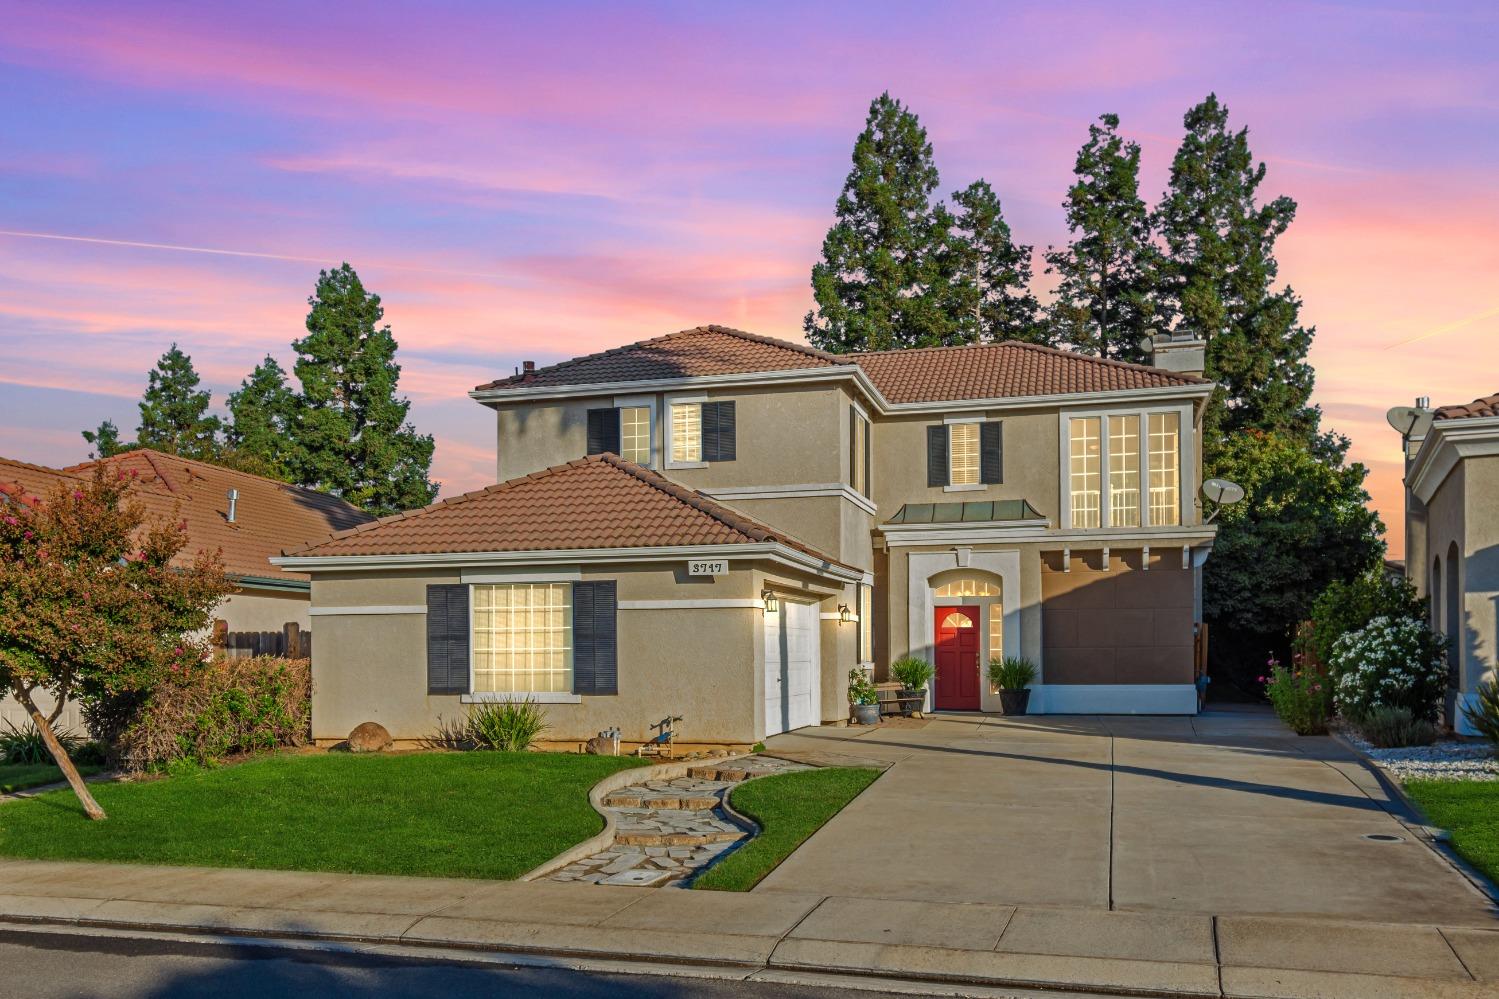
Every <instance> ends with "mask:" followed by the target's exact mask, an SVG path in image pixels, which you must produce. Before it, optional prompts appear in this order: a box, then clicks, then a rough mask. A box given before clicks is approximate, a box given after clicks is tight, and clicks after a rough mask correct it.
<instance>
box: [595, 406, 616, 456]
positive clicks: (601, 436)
mask: <svg viewBox="0 0 1499 999" xmlns="http://www.w3.org/2000/svg"><path fill="white" fill-rule="evenodd" d="M605 451H608V452H609V453H610V454H619V410H617V409H613V408H610V409H590V410H589V411H588V453H589V454H603V453H604V452H605Z"/></svg>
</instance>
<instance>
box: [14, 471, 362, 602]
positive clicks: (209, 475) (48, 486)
mask: <svg viewBox="0 0 1499 999" xmlns="http://www.w3.org/2000/svg"><path fill="white" fill-rule="evenodd" d="M100 465H102V466H103V467H105V468H106V469H115V470H118V471H120V472H123V473H125V474H127V475H129V474H132V473H133V474H134V476H135V484H134V486H133V487H132V489H131V494H132V495H133V496H134V497H135V498H136V499H138V500H140V501H141V503H142V504H143V505H144V506H145V508H146V511H147V514H148V515H150V516H154V517H181V518H182V519H183V520H185V521H186V522H187V533H188V539H189V546H188V548H186V549H185V550H184V553H183V556H182V558H183V560H184V561H185V560H187V559H189V558H191V557H192V556H193V555H196V554H197V553H198V552H199V551H202V550H205V549H207V550H212V549H215V548H217V549H220V550H222V552H223V557H224V567H225V568H226V569H227V570H228V571H229V574H230V575H232V576H239V577H245V576H255V577H259V578H262V579H287V580H305V579H306V578H307V577H306V576H305V575H303V574H301V573H295V572H287V571H286V570H284V569H280V568H278V567H276V566H274V565H271V563H270V562H269V561H267V560H268V559H269V558H270V557H271V556H272V555H279V554H280V553H281V550H282V549H283V548H286V547H287V546H289V545H302V544H306V543H307V542H309V541H311V540H313V539H316V538H321V537H326V536H327V535H328V533H329V532H330V531H337V530H343V529H345V528H349V527H353V526H355V525H356V524H361V523H366V522H368V521H369V520H370V517H369V516H368V515H367V514H365V513H363V512H361V511H360V510H358V509H356V508H355V507H353V506H351V505H349V504H348V503H345V502H344V501H343V500H341V499H339V498H337V497H336V496H329V495H326V494H324V493H319V492H314V491H313V490H310V489H302V488H300V487H298V486H292V485H287V484H286V483H284V482H278V481H276V480H275V479H267V478H263V477H262V476H259V475H250V474H249V473H247V472H236V471H233V470H231V469H227V468H220V467H219V466H217V465H209V464H205V463H204V462H201V461H192V460H190V459H188V458H179V457H177V456H175V455H169V454H162V453H161V452H159V451H152V450H149V449H145V448H142V449H139V450H135V451H126V452H124V453H122V454H118V455H115V456H114V457H112V458H105V459H103V460H102V461H90V462H84V463H83V464H80V465H73V466H71V467H69V468H64V469H50V468H43V467H42V466H40V465H28V464H26V463H24V462H17V461H11V460H9V459H3V458H0V492H12V493H13V492H15V488H14V487H15V486H16V485H17V484H19V486H20V487H21V488H22V489H24V490H25V491H26V492H28V493H31V494H33V495H37V496H41V497H43V498H45V497H46V495H47V494H48V493H49V492H51V491H52V489H53V487H54V486H55V485H56V484H57V483H59V482H80V481H82V480H84V479H86V478H89V477H91V476H92V475H93V474H94V468H95V467H96V466H100ZM231 487H232V488H234V489H237V490H238V491H239V501H238V503H237V505H236V508H235V518H234V523H232V524H231V523H230V522H229V519H228V511H229V501H228V497H227V493H228V491H229V489H230V488H231Z"/></svg>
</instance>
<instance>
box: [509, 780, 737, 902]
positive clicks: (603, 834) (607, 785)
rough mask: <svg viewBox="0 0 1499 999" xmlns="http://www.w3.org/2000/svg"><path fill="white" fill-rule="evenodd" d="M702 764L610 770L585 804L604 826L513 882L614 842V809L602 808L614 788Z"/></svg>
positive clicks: (534, 878)
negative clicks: (595, 813) (614, 771)
mask: <svg viewBox="0 0 1499 999" xmlns="http://www.w3.org/2000/svg"><path fill="white" fill-rule="evenodd" d="M753 755H754V754H753V753H740V754H738V755H736V756H717V757H711V758H710V759H711V760H712V762H713V763H715V764H720V763H727V762H729V761H730V760H742V759H744V758H746V757H747V756H753ZM704 765H706V761H705V760H702V759H698V760H676V761H673V762H671V763H659V764H657V765H655V766H652V767H631V768H629V769H627V770H621V771H619V772H618V773H612V774H610V775H609V776H608V777H605V778H604V779H603V780H601V781H599V782H598V783H597V784H595V785H593V787H591V788H589V789H588V805H589V807H591V808H592V809H593V810H594V811H595V812H597V813H598V815H599V817H600V818H602V819H603V820H604V828H603V829H601V830H600V831H599V832H597V833H595V834H594V835H592V836H590V837H589V838H588V839H585V840H584V841H583V842H581V843H579V844H577V845H576V846H573V847H571V848H569V849H567V850H564V851H562V852H561V853H559V854H557V855H556V856H555V857H553V858H552V859H551V860H548V861H545V862H543V863H542V864H540V865H539V866H537V867H533V868H532V869H531V870H529V871H527V872H526V873H525V874H522V875H521V876H520V877H518V878H516V879H515V880H517V881H537V880H540V879H541V878H544V877H546V876H547V875H548V874H551V873H553V872H554V871H558V870H561V869H562V868H564V867H566V866H567V865H568V864H572V863H576V862H577V861H579V860H582V859H583V858H584V857H591V856H593V855H594V854H595V853H599V852H600V851H602V850H603V849H604V848H605V847H607V846H609V845H610V844H611V843H613V842H614V836H615V832H616V830H617V827H618V825H619V823H618V822H616V821H615V818H614V812H613V811H612V810H610V809H607V808H605V807H604V798H605V796H606V795H608V794H609V793H610V792H613V791H618V790H619V789H620V788H622V787H629V786H630V785H632V784H639V783H640V782H642V781H650V780H662V779H665V780H672V779H674V778H677V777H682V776H685V775H686V773H687V772H688V771H689V770H691V769H692V768H693V767H701V766H704Z"/></svg>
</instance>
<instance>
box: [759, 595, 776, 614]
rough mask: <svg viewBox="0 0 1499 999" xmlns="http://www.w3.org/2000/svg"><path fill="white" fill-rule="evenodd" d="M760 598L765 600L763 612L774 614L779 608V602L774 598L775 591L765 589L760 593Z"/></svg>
mask: <svg viewBox="0 0 1499 999" xmlns="http://www.w3.org/2000/svg"><path fill="white" fill-rule="evenodd" d="M760 599H762V600H764V601H765V613H767V614H774V613H775V612H776V611H778V610H780V609H781V602H780V601H779V600H777V599H776V595H775V592H774V591H772V590H769V589H767V590H765V591H764V592H763V593H761V594H760Z"/></svg>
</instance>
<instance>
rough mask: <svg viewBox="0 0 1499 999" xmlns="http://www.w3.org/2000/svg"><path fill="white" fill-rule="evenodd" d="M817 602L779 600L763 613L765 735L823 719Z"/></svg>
mask: <svg viewBox="0 0 1499 999" xmlns="http://www.w3.org/2000/svg"><path fill="white" fill-rule="evenodd" d="M819 631H820V629H819V626H818V616H817V605H816V604H798V603H792V602H791V601H789V600H782V601H781V606H780V609H779V610H777V611H776V612H775V613H774V614H766V615H765V734H766V735H775V734H776V733H777V732H789V731H791V730H792V729H794V728H802V727H803V726H806V725H816V724H817V723H818V722H820V721H821V720H822V718H821V713H822V679H821V678H822V669H821V655H820V648H821V644H822V643H821V641H820V637H819Z"/></svg>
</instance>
